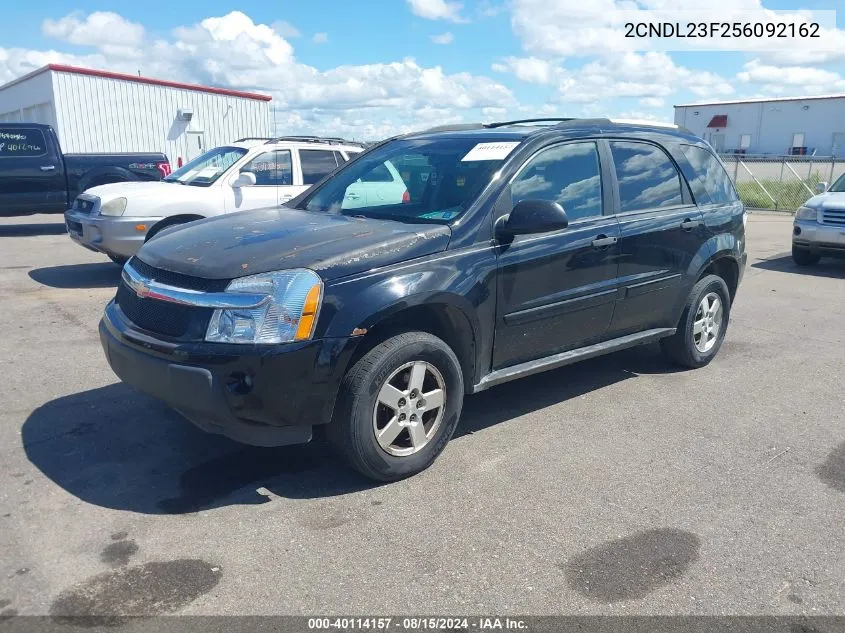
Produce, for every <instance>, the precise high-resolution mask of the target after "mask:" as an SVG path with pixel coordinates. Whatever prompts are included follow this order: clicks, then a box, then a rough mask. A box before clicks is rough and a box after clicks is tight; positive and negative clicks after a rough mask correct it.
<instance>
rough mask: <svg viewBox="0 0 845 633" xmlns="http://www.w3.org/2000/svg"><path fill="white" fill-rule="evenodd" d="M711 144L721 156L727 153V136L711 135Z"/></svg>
mask: <svg viewBox="0 0 845 633" xmlns="http://www.w3.org/2000/svg"><path fill="white" fill-rule="evenodd" d="M710 144H711V145H712V146H713V149H715V150H716V151H717V152H719V153H720V154H722V153H724V151H725V135H724V134H715V133H714V134H711V135H710Z"/></svg>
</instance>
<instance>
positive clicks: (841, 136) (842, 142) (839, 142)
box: [830, 132, 845, 156]
mask: <svg viewBox="0 0 845 633" xmlns="http://www.w3.org/2000/svg"><path fill="white" fill-rule="evenodd" d="M830 153H831V154H832V155H833V156H843V155H845V132H834V133H833V147H831V150H830Z"/></svg>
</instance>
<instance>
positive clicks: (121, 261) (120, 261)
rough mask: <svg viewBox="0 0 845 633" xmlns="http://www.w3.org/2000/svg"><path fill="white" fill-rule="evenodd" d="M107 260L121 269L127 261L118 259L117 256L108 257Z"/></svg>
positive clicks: (121, 258)
mask: <svg viewBox="0 0 845 633" xmlns="http://www.w3.org/2000/svg"><path fill="white" fill-rule="evenodd" d="M109 259H110V260H112V261H113V262H114V263H115V264H117V265H118V266H120V267H123V265H124V264H125V263H126V262H128V261H129V258H128V257H120V256H118V255H109Z"/></svg>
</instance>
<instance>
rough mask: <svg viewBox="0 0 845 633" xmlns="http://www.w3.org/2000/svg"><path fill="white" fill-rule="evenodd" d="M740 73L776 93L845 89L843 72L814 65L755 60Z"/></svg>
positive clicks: (803, 92)
mask: <svg viewBox="0 0 845 633" xmlns="http://www.w3.org/2000/svg"><path fill="white" fill-rule="evenodd" d="M736 76H737V79H738V80H739V81H741V82H743V83H746V84H762V85H763V90H764V91H765V92H767V93H770V94H774V95H786V94H789V95H797V94H805V95H812V94H829V93H833V92H845V79H843V77H842V76H841V75H840V74H838V73H835V72H833V71H829V70H824V69H821V68H815V67H812V66H772V65H767V64H765V63H763V62H761V61H760V60H758V59H755V60H752V61H750V62H748V63H747V64H745V66H743V70H742V71H740V72H738V73H737V75H736Z"/></svg>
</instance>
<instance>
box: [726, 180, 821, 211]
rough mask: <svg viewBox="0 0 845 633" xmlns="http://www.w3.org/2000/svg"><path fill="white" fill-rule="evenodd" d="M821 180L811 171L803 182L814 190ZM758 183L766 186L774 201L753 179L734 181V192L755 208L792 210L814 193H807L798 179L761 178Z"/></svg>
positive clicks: (746, 204)
mask: <svg viewBox="0 0 845 633" xmlns="http://www.w3.org/2000/svg"><path fill="white" fill-rule="evenodd" d="M821 181H822V178H821V176H820V175H819V174H818V173H816V172H813V173H812V174H811V175H810V177H809V178H806V179H804V181H803V183H804V184H806V185H807V187H809V188H810V191H815V190H816V185H817V184H819V183H820V182H821ZM760 184H762V185H763V187H765V188H766V191H768V192H769V194H770V195H771V196H772V198H774V200H775V201H774V202H772V201H771V200H770V199H769V196H767V195H766V193H765V192H764V191H763V189H761V188H760V185H758V184H757V183H756V182H754V181H753V180H748V181H745V182H738V183H736V192H737V193H738V194H739V198H740V200H742V202H743V203H744V204H745V206H747V207H752V208H755V209H775V210H778V211H791V212H794V211H795V209H797V208H798V207H800V206H801V205H802V204H804V203H805V202H806V201H807V200H809V199H810V198H812V197H813V196H814V195H815V194H814V193H809V192H808V191H807V189H806V188H805V187H804V184H802V181H800V180H786V181H780V180H773V179H761V180H760Z"/></svg>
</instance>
